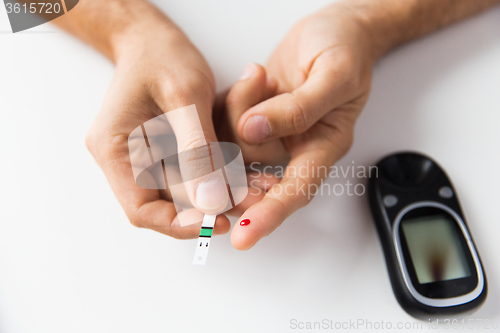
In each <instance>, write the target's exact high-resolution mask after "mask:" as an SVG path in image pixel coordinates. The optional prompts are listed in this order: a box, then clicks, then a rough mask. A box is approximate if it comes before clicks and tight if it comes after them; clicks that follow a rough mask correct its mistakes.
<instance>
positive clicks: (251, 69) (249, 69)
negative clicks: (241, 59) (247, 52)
mask: <svg viewBox="0 0 500 333" xmlns="http://www.w3.org/2000/svg"><path fill="white" fill-rule="evenodd" d="M254 74H255V65H254V64H249V65H247V66H246V67H245V69H243V72H241V75H240V80H245V79H248V78H249V77H252V76H253V75H254Z"/></svg>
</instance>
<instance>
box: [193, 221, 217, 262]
mask: <svg viewBox="0 0 500 333" xmlns="http://www.w3.org/2000/svg"><path fill="white" fill-rule="evenodd" d="M216 217H217V215H208V214H205V216H204V217H203V222H202V223H201V230H200V236H199V237H198V242H197V243H196V251H195V252H194V258H193V265H205V263H206V262H207V256H208V249H209V248H210V239H211V238H212V232H213V230H214V225H215V218H216Z"/></svg>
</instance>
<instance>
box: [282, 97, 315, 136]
mask: <svg viewBox="0 0 500 333" xmlns="http://www.w3.org/2000/svg"><path fill="white" fill-rule="evenodd" d="M286 115H287V116H286V118H287V120H288V124H290V127H291V130H292V131H293V132H294V133H295V134H300V133H303V132H305V131H306V130H307V129H308V128H309V126H310V122H311V116H310V114H309V113H308V112H307V110H304V108H303V107H302V105H301V104H300V103H299V102H298V101H297V100H296V99H295V98H294V99H293V100H292V102H291V103H290V104H289V105H288V107H287V109H286Z"/></svg>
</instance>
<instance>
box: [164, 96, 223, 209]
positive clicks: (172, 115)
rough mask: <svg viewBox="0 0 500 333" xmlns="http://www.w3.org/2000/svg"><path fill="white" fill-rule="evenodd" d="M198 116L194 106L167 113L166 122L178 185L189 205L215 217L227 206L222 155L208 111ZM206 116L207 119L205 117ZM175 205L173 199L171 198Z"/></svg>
mask: <svg viewBox="0 0 500 333" xmlns="http://www.w3.org/2000/svg"><path fill="white" fill-rule="evenodd" d="M200 109H201V110H200V111H202V110H204V109H202V106H201V107H200ZM207 111H208V112H199V111H198V110H197V108H196V105H195V104H192V105H189V106H186V107H183V108H180V109H176V110H173V111H169V112H167V113H166V117H167V120H168V121H169V123H170V125H171V126H172V130H173V132H174V134H175V137H176V140H177V148H178V155H177V157H178V163H179V168H180V174H181V178H182V181H181V182H182V184H172V183H170V179H169V187H171V188H172V187H173V186H183V187H185V190H186V193H187V195H188V197H189V199H190V201H191V203H192V205H193V206H194V207H195V208H196V209H198V210H199V211H201V212H203V213H205V214H213V215H216V214H219V213H221V212H222V211H224V210H226V206H227V205H228V203H229V196H228V190H227V186H226V182H225V180H224V175H223V173H222V170H221V166H223V165H224V162H223V156H222V152H221V150H220V147H219V145H218V143H217V137H216V135H215V131H214V127H213V123H212V117H211V115H210V110H207ZM207 114H208V116H207ZM174 202H175V198H174Z"/></svg>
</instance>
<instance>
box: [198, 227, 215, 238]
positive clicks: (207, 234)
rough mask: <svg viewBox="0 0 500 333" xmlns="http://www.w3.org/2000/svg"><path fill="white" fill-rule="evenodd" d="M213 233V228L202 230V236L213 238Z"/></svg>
mask: <svg viewBox="0 0 500 333" xmlns="http://www.w3.org/2000/svg"><path fill="white" fill-rule="evenodd" d="M212 231H213V229H212V228H210V229H205V228H202V229H201V231H200V236H205V237H212Z"/></svg>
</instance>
